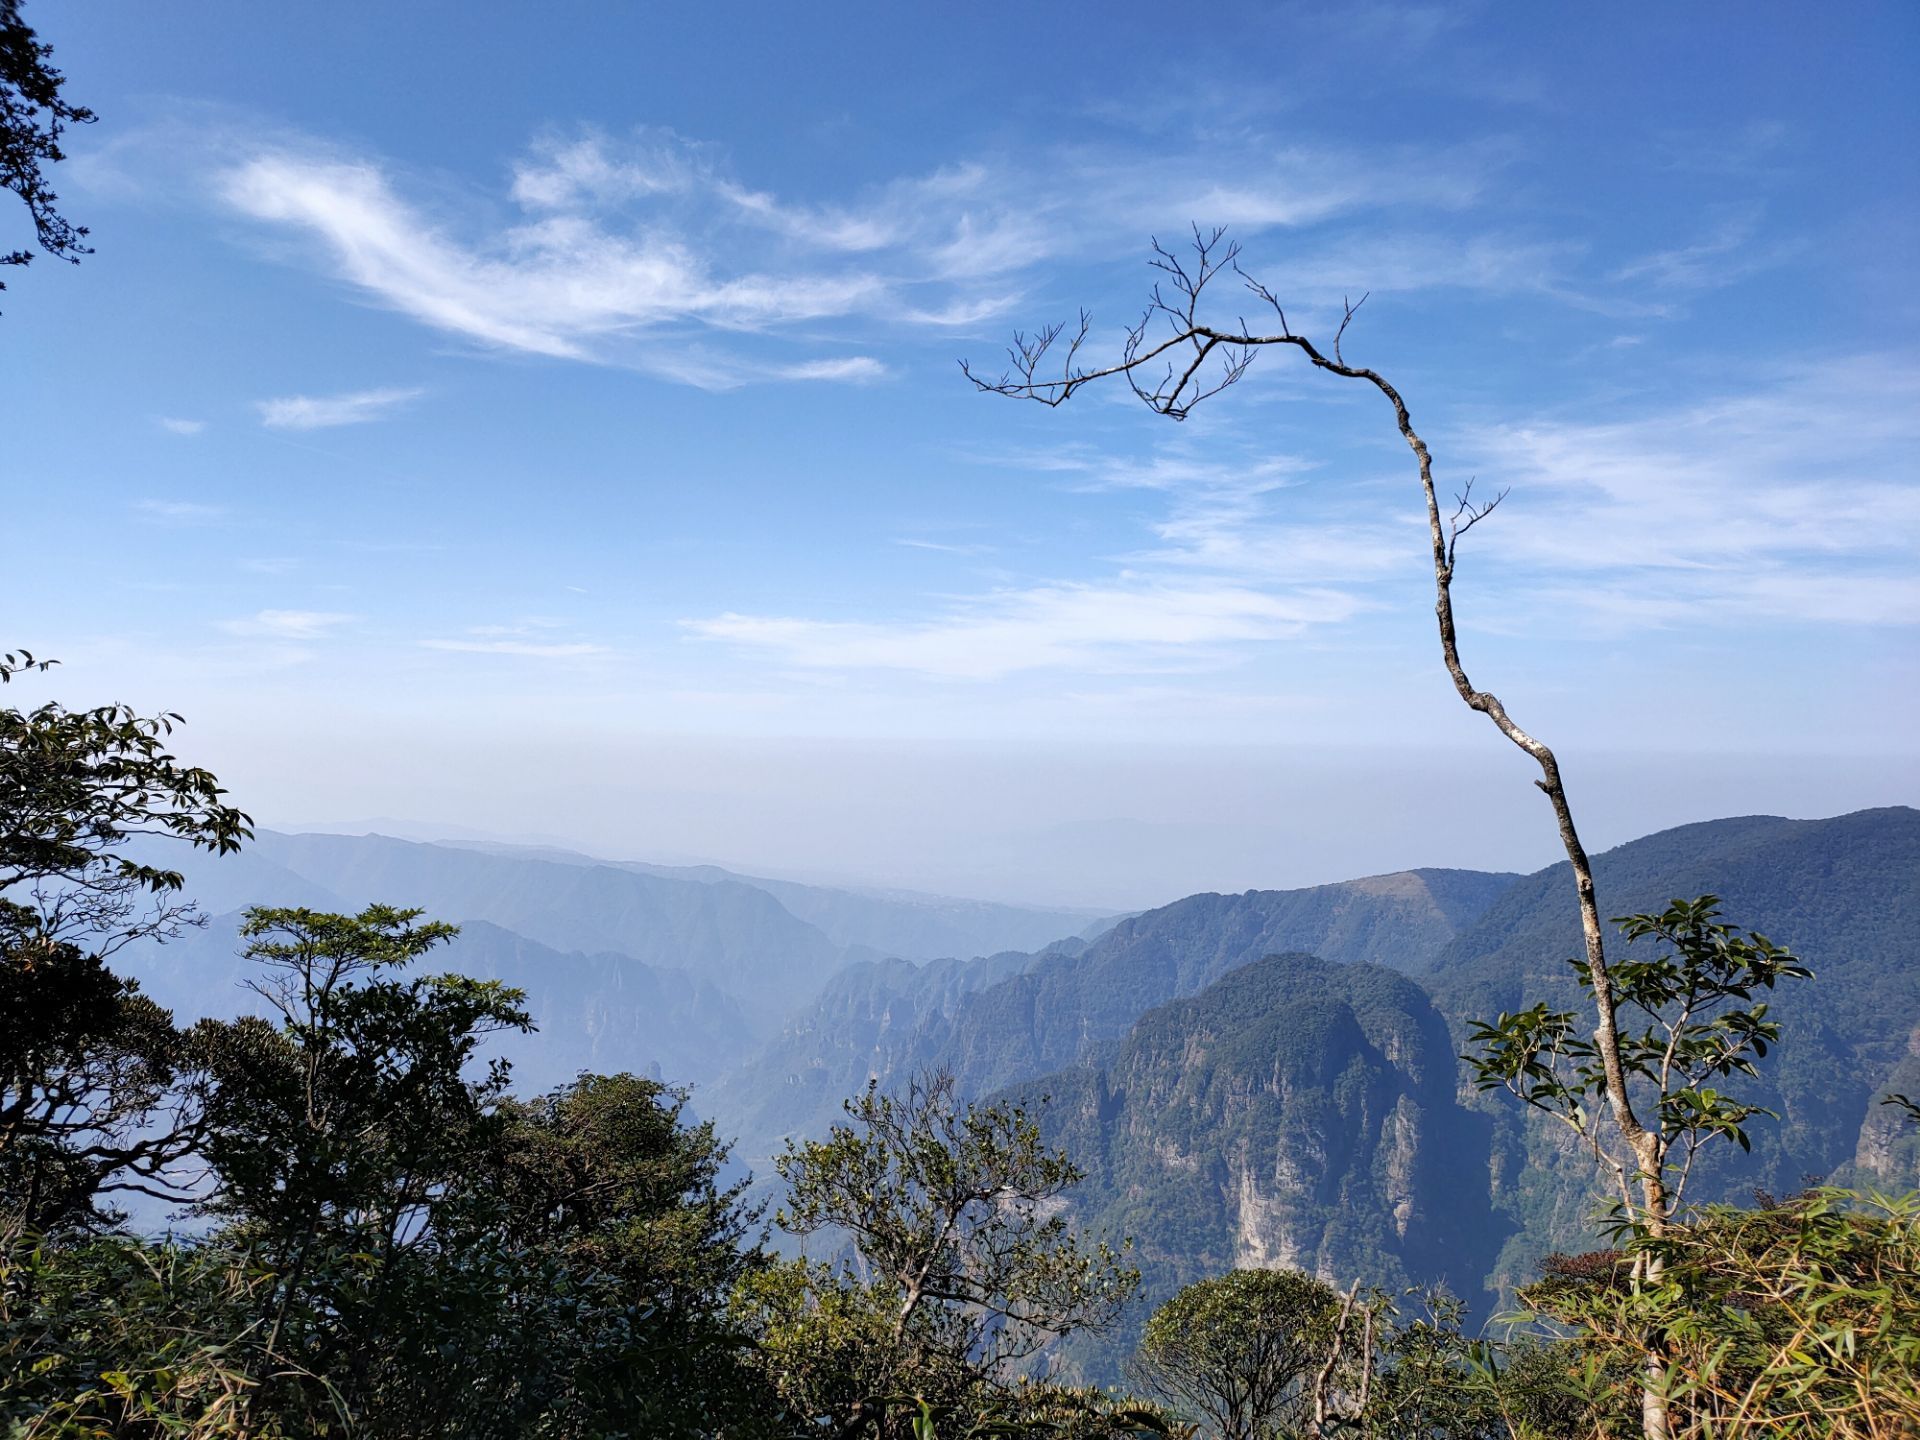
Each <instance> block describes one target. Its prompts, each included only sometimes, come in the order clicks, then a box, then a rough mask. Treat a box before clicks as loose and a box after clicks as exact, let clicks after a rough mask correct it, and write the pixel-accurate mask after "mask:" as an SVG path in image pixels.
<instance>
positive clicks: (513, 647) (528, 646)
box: [419, 587, 608, 660]
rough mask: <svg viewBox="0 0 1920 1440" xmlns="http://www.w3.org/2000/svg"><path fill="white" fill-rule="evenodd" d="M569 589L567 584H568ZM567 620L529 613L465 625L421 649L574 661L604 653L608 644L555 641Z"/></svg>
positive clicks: (424, 643)
mask: <svg viewBox="0 0 1920 1440" xmlns="http://www.w3.org/2000/svg"><path fill="white" fill-rule="evenodd" d="M569 588H571V587H569ZM566 628H567V622H566V621H564V620H556V619H551V618H548V617H544V616H529V617H527V618H524V619H521V620H519V621H516V622H515V623H514V624H511V625H469V626H468V627H467V628H466V631H465V633H464V634H462V635H461V636H459V637H457V638H454V639H429V640H422V641H420V642H419V643H420V647H421V648H422V649H423V650H444V651H450V652H453V653H456V654H467V655H519V656H524V657H527V658H529V659H536V660H575V659H580V658H583V657H585V656H589V655H604V654H606V653H607V651H608V647H607V646H605V645H601V644H596V643H593V642H590V641H584V640H559V639H553V638H542V637H551V636H552V635H553V632H555V631H564V630H565V629H566Z"/></svg>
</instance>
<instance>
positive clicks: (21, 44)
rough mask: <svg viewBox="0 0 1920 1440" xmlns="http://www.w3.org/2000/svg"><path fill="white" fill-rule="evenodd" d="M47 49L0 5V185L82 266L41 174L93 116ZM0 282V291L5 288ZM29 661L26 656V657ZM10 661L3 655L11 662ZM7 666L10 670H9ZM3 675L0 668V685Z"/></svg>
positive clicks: (80, 237) (15, 12)
mask: <svg viewBox="0 0 1920 1440" xmlns="http://www.w3.org/2000/svg"><path fill="white" fill-rule="evenodd" d="M52 58H53V47H52V46H50V45H46V44H43V43H42V42H41V41H40V39H39V37H37V36H36V35H35V34H34V33H33V30H32V29H31V28H30V27H29V26H28V25H27V24H26V22H25V21H23V20H22V19H21V18H20V4H19V0H0V186H5V188H7V189H8V190H11V191H12V192H13V193H14V194H15V195H17V196H18V197H19V198H20V200H21V201H22V203H24V204H25V205H26V207H27V215H28V218H29V219H31V220H32V222H33V234H34V239H35V240H36V241H37V242H38V243H39V245H40V249H41V250H42V251H44V252H45V253H47V254H49V255H52V256H54V257H55V258H56V259H60V260H66V261H69V262H71V263H73V264H76V265H77V264H79V263H80V257H81V256H82V255H88V254H91V253H92V251H91V250H90V249H89V248H88V246H87V244H86V238H87V228H86V226H84V225H75V224H73V223H72V222H70V221H69V220H68V219H67V218H66V217H65V216H64V215H62V214H61V213H60V211H59V210H58V209H57V208H56V202H57V201H58V200H59V198H60V197H59V196H58V195H56V194H54V193H53V190H52V189H51V188H50V187H49V185H48V183H47V177H46V168H45V167H47V166H51V165H54V164H57V163H58V162H59V161H61V160H64V159H66V158H67V157H66V154H65V152H64V151H62V150H61V148H60V137H61V135H62V134H64V133H65V131H66V129H67V127H68V126H69V125H90V124H92V123H93V120H94V114H93V112H92V111H91V110H89V109H87V108H86V107H85V106H82V105H75V104H73V103H72V102H71V101H69V100H67V99H65V98H64V97H63V96H62V95H61V94H60V90H61V87H62V86H63V85H65V84H66V77H65V76H64V75H62V74H61V73H60V72H59V71H58V70H56V69H55V68H54V67H53V66H52V65H51V64H49V63H48V62H49V61H50V60H51V59H52ZM32 259H33V251H31V250H10V251H4V252H0V265H25V264H27V263H28V262H30V261H31V260H32ZM6 288H7V287H6V285H5V284H4V283H0V290H4V289H6ZM27 658H28V661H29V663H31V660H32V657H31V656H29V657H27ZM12 659H13V657H12V656H8V657H7V660H8V662H11V661H12ZM9 668H11V667H10V666H9ZM5 678H6V671H5V670H4V669H0V680H4V679H5Z"/></svg>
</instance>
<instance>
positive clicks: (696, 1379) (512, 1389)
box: [380, 1075, 776, 1440]
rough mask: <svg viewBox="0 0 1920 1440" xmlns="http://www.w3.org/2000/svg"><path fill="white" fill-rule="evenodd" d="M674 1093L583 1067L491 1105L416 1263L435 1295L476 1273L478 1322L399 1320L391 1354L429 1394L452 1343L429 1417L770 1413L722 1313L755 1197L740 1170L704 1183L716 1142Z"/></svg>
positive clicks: (677, 1419) (520, 1424) (747, 1427)
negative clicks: (481, 1151)
mask: <svg viewBox="0 0 1920 1440" xmlns="http://www.w3.org/2000/svg"><path fill="white" fill-rule="evenodd" d="M686 1104H687V1097H686V1095H685V1093H684V1092H681V1091H676V1090H672V1089H669V1088H668V1087H666V1086H664V1085H662V1084H660V1083H659V1082H657V1081H654V1080H646V1079H641V1078H639V1077H636V1076H633V1075H615V1076H603V1075H583V1076H581V1077H580V1078H579V1079H578V1080H576V1081H575V1082H574V1083H572V1084H571V1085H567V1086H564V1087H562V1088H561V1089H559V1090H556V1091H555V1092H553V1093H552V1094H550V1095H547V1096H544V1097H542V1098H541V1099H538V1100H534V1101H526V1102H509V1103H507V1104H505V1105H503V1106H502V1107H501V1111H500V1115H501V1119H502V1121H503V1128H502V1130H501V1133H500V1135H499V1138H498V1140H497V1142H496V1144H495V1146H494V1150H493V1153H492V1155H491V1156H490V1157H489V1159H488V1160H487V1161H486V1163H484V1164H481V1165H478V1166H475V1167H473V1168H471V1169H469V1170H468V1171H467V1172H466V1173H465V1175H464V1176H463V1177H462V1179H461V1180H460V1181H459V1182H457V1184H456V1187H455V1189H454V1192H453V1195H452V1203H451V1204H450V1205H449V1206H448V1208H447V1210H446V1212H445V1213H444V1214H443V1215H442V1216H441V1218H440V1220H439V1228H440V1232H441V1233H440V1235H439V1237H438V1241H437V1247H436V1257H437V1258H436V1265H437V1267H438V1268H437V1270H436V1271H435V1272H434V1273H433V1275H432V1276H431V1282H432V1289H433V1290H435V1291H436V1292H438V1293H439V1294H441V1295H445V1294H446V1293H448V1292H450V1291H455V1290H459V1289H463V1288H465V1289H478V1290H481V1291H484V1300H485V1303H484V1305H483V1306H482V1307H481V1318H482V1319H483V1322H484V1323H483V1324H482V1325H480V1326H476V1327H474V1328H475V1329H476V1330H477V1331H478V1332H479V1333H475V1334H469V1335H459V1336H454V1337H451V1341H450V1342H449V1339H448V1338H447V1337H441V1336H437V1335H435V1334H434V1333H433V1329H432V1327H430V1326H428V1327H418V1328H415V1329H413V1330H410V1331H408V1332H407V1333H406V1334H404V1335H403V1336H402V1338H401V1347H400V1349H401V1353H399V1354H398V1355H397V1356H395V1357H394V1367H393V1368H394V1370H395V1371H396V1373H411V1374H412V1375H413V1376H415V1377H417V1385H418V1387H419V1388H420V1389H422V1390H423V1391H425V1392H426V1394H425V1395H424V1396H423V1397H422V1398H423V1399H430V1398H431V1396H432V1395H433V1394H436V1393H437V1394H444V1391H445V1387H444V1386H443V1385H441V1384H440V1364H439V1352H440V1351H441V1350H442V1349H445V1348H448V1347H449V1343H450V1344H451V1347H452V1348H454V1349H455V1350H456V1351H457V1353H459V1354H460V1355H462V1357H463V1360H464V1362H465V1364H466V1367H467V1369H466V1378H467V1384H466V1385H465V1386H464V1387H463V1399H464V1403H465V1406H466V1409H465V1411H464V1413H463V1414H462V1415H461V1416H459V1417H458V1423H457V1424H455V1425H448V1426H446V1427H444V1431H443V1433H459V1434H463V1435H476V1436H477V1435H488V1434H497V1435H502V1436H517V1435H523V1434H533V1433H538V1434H542V1435H553V1436H574V1435H578V1436H604V1435H615V1434H631V1435H645V1436H654V1437H659V1440H677V1437H682V1436H685V1437H695V1436H704V1435H709V1434H712V1433H714V1432H715V1430H717V1429H719V1428H722V1427H723V1426H724V1427H731V1429H730V1433H732V1432H738V1433H748V1432H750V1431H752V1430H753V1429H754V1426H755V1425H756V1424H764V1423H765V1422H766V1421H767V1419H768V1417H770V1416H771V1415H773V1414H774V1413H775V1409H776V1407H775V1405H774V1403H773V1401H772V1399H771V1397H770V1396H769V1395H767V1394H766V1393H765V1392H764V1388H763V1386H762V1385H761V1382H760V1380H759V1378H758V1376H757V1374H756V1373H755V1372H754V1371H753V1370H752V1369H751V1368H750V1367H749V1366H748V1365H747V1363H746V1361H745V1357H744V1354H743V1343H742V1340H741V1337H740V1336H739V1335H738V1334H737V1333H736V1332H735V1331H734V1329H733V1328H732V1326H731V1325H730V1324H729V1323H728V1322H727V1319H726V1308H727V1304H728V1301H729V1297H730V1295H731V1292H732V1291H733V1290H734V1289H735V1288H736V1287H737V1286H738V1285H740V1284H741V1283H742V1282H743V1280H744V1279H745V1278H746V1277H747V1276H749V1275H750V1274H752V1273H753V1272H755V1271H757V1270H758V1269H759V1268H760V1266H761V1263H762V1262H761V1260H760V1257H759V1256H758V1254H757V1252H756V1251H755V1250H754V1249H753V1248H752V1246H751V1242H752V1241H753V1240H755V1239H756V1238H757V1220H758V1214H757V1212H755V1211H754V1210H752V1209H750V1208H748V1207H746V1206H745V1205H744V1204H743V1203H742V1201H741V1193H742V1190H743V1188H744V1182H738V1183H735V1184H733V1185H725V1184H722V1183H721V1179H720V1175H721V1171H722V1168H723V1167H724V1165H725V1163H726V1159H727V1151H726V1147H725V1146H724V1145H723V1144H721V1143H720V1141H719V1140H718V1139H717V1138H716V1137H715V1135H714V1130H713V1126H712V1124H711V1123H710V1122H704V1123H699V1124H692V1123H689V1121H688V1119H687V1116H686V1113H685V1112H686ZM442 1272H445V1273H442ZM395 1388H398V1387H395ZM380 1408H381V1411H382V1412H383V1414H390V1413H391V1412H392V1409H393V1399H392V1397H391V1396H390V1395H388V1396H383V1397H382V1402H381V1407H380ZM415 1413H418V1412H417V1411H416V1412H415ZM400 1428H402V1429H404V1427H400Z"/></svg>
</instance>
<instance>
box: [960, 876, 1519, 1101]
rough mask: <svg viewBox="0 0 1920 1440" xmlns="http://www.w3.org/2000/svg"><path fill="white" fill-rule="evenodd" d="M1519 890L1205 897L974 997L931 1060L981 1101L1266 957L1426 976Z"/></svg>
mask: <svg viewBox="0 0 1920 1440" xmlns="http://www.w3.org/2000/svg"><path fill="white" fill-rule="evenodd" d="M1512 880H1513V877H1512V876H1510V875H1495V874H1486V873H1483V872H1480V871H1472V870H1410V871H1403V872H1401V873H1399V874H1394V875H1378V876H1373V877H1370V878H1368V879H1364V880H1350V881H1346V882H1344V883H1341V884H1337V885H1319V886H1314V887H1312V888H1310V889H1305V890H1249V891H1247V892H1246V893H1245V894H1241V895H1212V894H1209V895H1192V896H1189V897H1187V898H1186V899H1184V900H1180V901H1176V902H1175V903H1174V904H1172V905H1165V906H1162V907H1161V908H1159V909H1157V910H1149V911H1147V912H1146V913H1145V914H1142V915H1136V916H1133V917H1132V918H1130V919H1127V920H1122V921H1121V922H1120V923H1119V924H1117V925H1115V926H1114V927H1113V928H1112V929H1111V930H1109V931H1107V932H1106V933H1105V934H1104V935H1102V936H1100V937H1099V938H1098V939H1097V940H1095V941H1093V942H1092V943H1091V944H1089V945H1088V946H1087V947H1086V948H1085V949H1084V950H1082V951H1080V952H1078V953H1067V952H1061V953H1054V954H1047V955H1042V956H1040V957H1038V958H1036V959H1035V961H1034V962H1033V964H1032V965H1031V966H1029V967H1028V968H1027V970H1026V971H1025V972H1024V973H1022V974H1020V975H1018V976H1014V977H1012V978H1010V979H1007V980H1004V981H1002V982H1000V983H999V984H997V985H993V986H989V987H987V988H984V989H982V990H980V991H978V992H976V993H974V994H972V995H969V996H968V997H966V998H965V999H964V1000H963V1001H962V1003H961V1004H960V1006H959V1007H958V1010H957V1011H956V1013H955V1015H954V1018H953V1022H952V1025H951V1027H950V1029H949V1033H948V1035H947V1037H946V1039H945V1041H944V1043H943V1044H942V1045H941V1047H940V1048H939V1050H938V1051H937V1052H935V1053H934V1054H932V1055H930V1056H929V1057H928V1059H929V1060H930V1062H932V1063H935V1064H939V1065H942V1066H944V1067H946V1068H948V1069H951V1070H952V1071H953V1072H954V1073H955V1074H956V1075H957V1076H959V1077H960V1079H961V1081H962V1084H963V1086H964V1087H965V1088H967V1089H968V1090H971V1091H973V1092H976V1093H977V1092H982V1091H986V1090H992V1089H995V1088H997V1087H1000V1086H1003V1085H1010V1084H1014V1083H1017V1082H1018V1081H1020V1080H1022V1079H1025V1078H1027V1077H1030V1076H1033V1075H1039V1074H1044V1073H1046V1072H1047V1071H1049V1070H1053V1069H1057V1068H1060V1067H1062V1066H1066V1065H1071V1064H1074V1063H1076V1062H1077V1061H1080V1060H1082V1059H1084V1058H1087V1057H1089V1056H1091V1055H1093V1054H1095V1053H1097V1052H1098V1050H1099V1049H1100V1047H1102V1046H1105V1045H1109V1044H1111V1043H1113V1042H1115V1041H1118V1040H1119V1039H1120V1038H1121V1037H1122V1036H1123V1035H1125V1034H1126V1033H1127V1029H1128V1027H1129V1026H1131V1025H1132V1023H1133V1022H1134V1020H1135V1019H1136V1018H1137V1017H1138V1016H1139V1015H1140V1014H1141V1013H1142V1012H1143V1011H1145V1010H1147V1009H1149V1008H1150V1007H1152V1006H1155V1005H1159V1004H1161V1003H1163V1002H1165V1001H1167V1000H1171V999H1174V998H1176V997H1178V996H1181V995H1191V994H1193V993H1194V992H1196V991H1198V990H1200V989H1202V988H1203V987H1205V986H1206V985H1208V984H1210V983H1211V982H1212V981H1214V980H1217V979H1218V978H1219V977H1220V976H1222V975H1224V974H1226V973H1227V972H1228V971H1230V970H1233V969H1235V968H1236V967H1238V966H1241V965H1245V964H1247V963H1248V962H1249V961H1252V960H1257V959H1259V958H1260V957H1261V956H1263V955H1270V954H1276V953H1283V952H1287V951H1299V952H1305V953H1309V954H1314V955H1318V956H1319V957H1320V958H1321V959H1323V960H1327V961H1331V962H1333V963H1336V964H1356V963H1366V964H1375V965H1383V966H1386V967H1388V968H1390V969H1395V970H1402V971H1412V972H1418V971H1421V970H1424V969H1425V968H1426V967H1427V966H1428V965H1429V964H1431V963H1432V961H1433V959H1434V957H1436V956H1437V955H1438V954H1439V953H1440V952H1441V951H1442V950H1443V949H1444V948H1445V946H1446V945H1447V943H1448V942H1449V941H1450V940H1451V939H1452V938H1453V937H1454V935H1455V934H1457V933H1458V931H1459V930H1460V928H1461V927H1462V926H1463V925H1465V924H1467V923H1469V922H1471V921H1472V920H1473V919H1474V918H1475V917H1477V916H1478V915H1479V914H1480V913H1481V912H1482V911H1484V910H1485V909H1486V907H1487V906H1488V905H1489V904H1491V903H1492V902H1493V900H1494V898H1495V897H1496V896H1498V895H1499V894H1500V893H1501V892H1502V891H1503V890H1505V889H1506V887H1507V886H1508V885H1509V884H1510V883H1511V882H1512Z"/></svg>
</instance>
